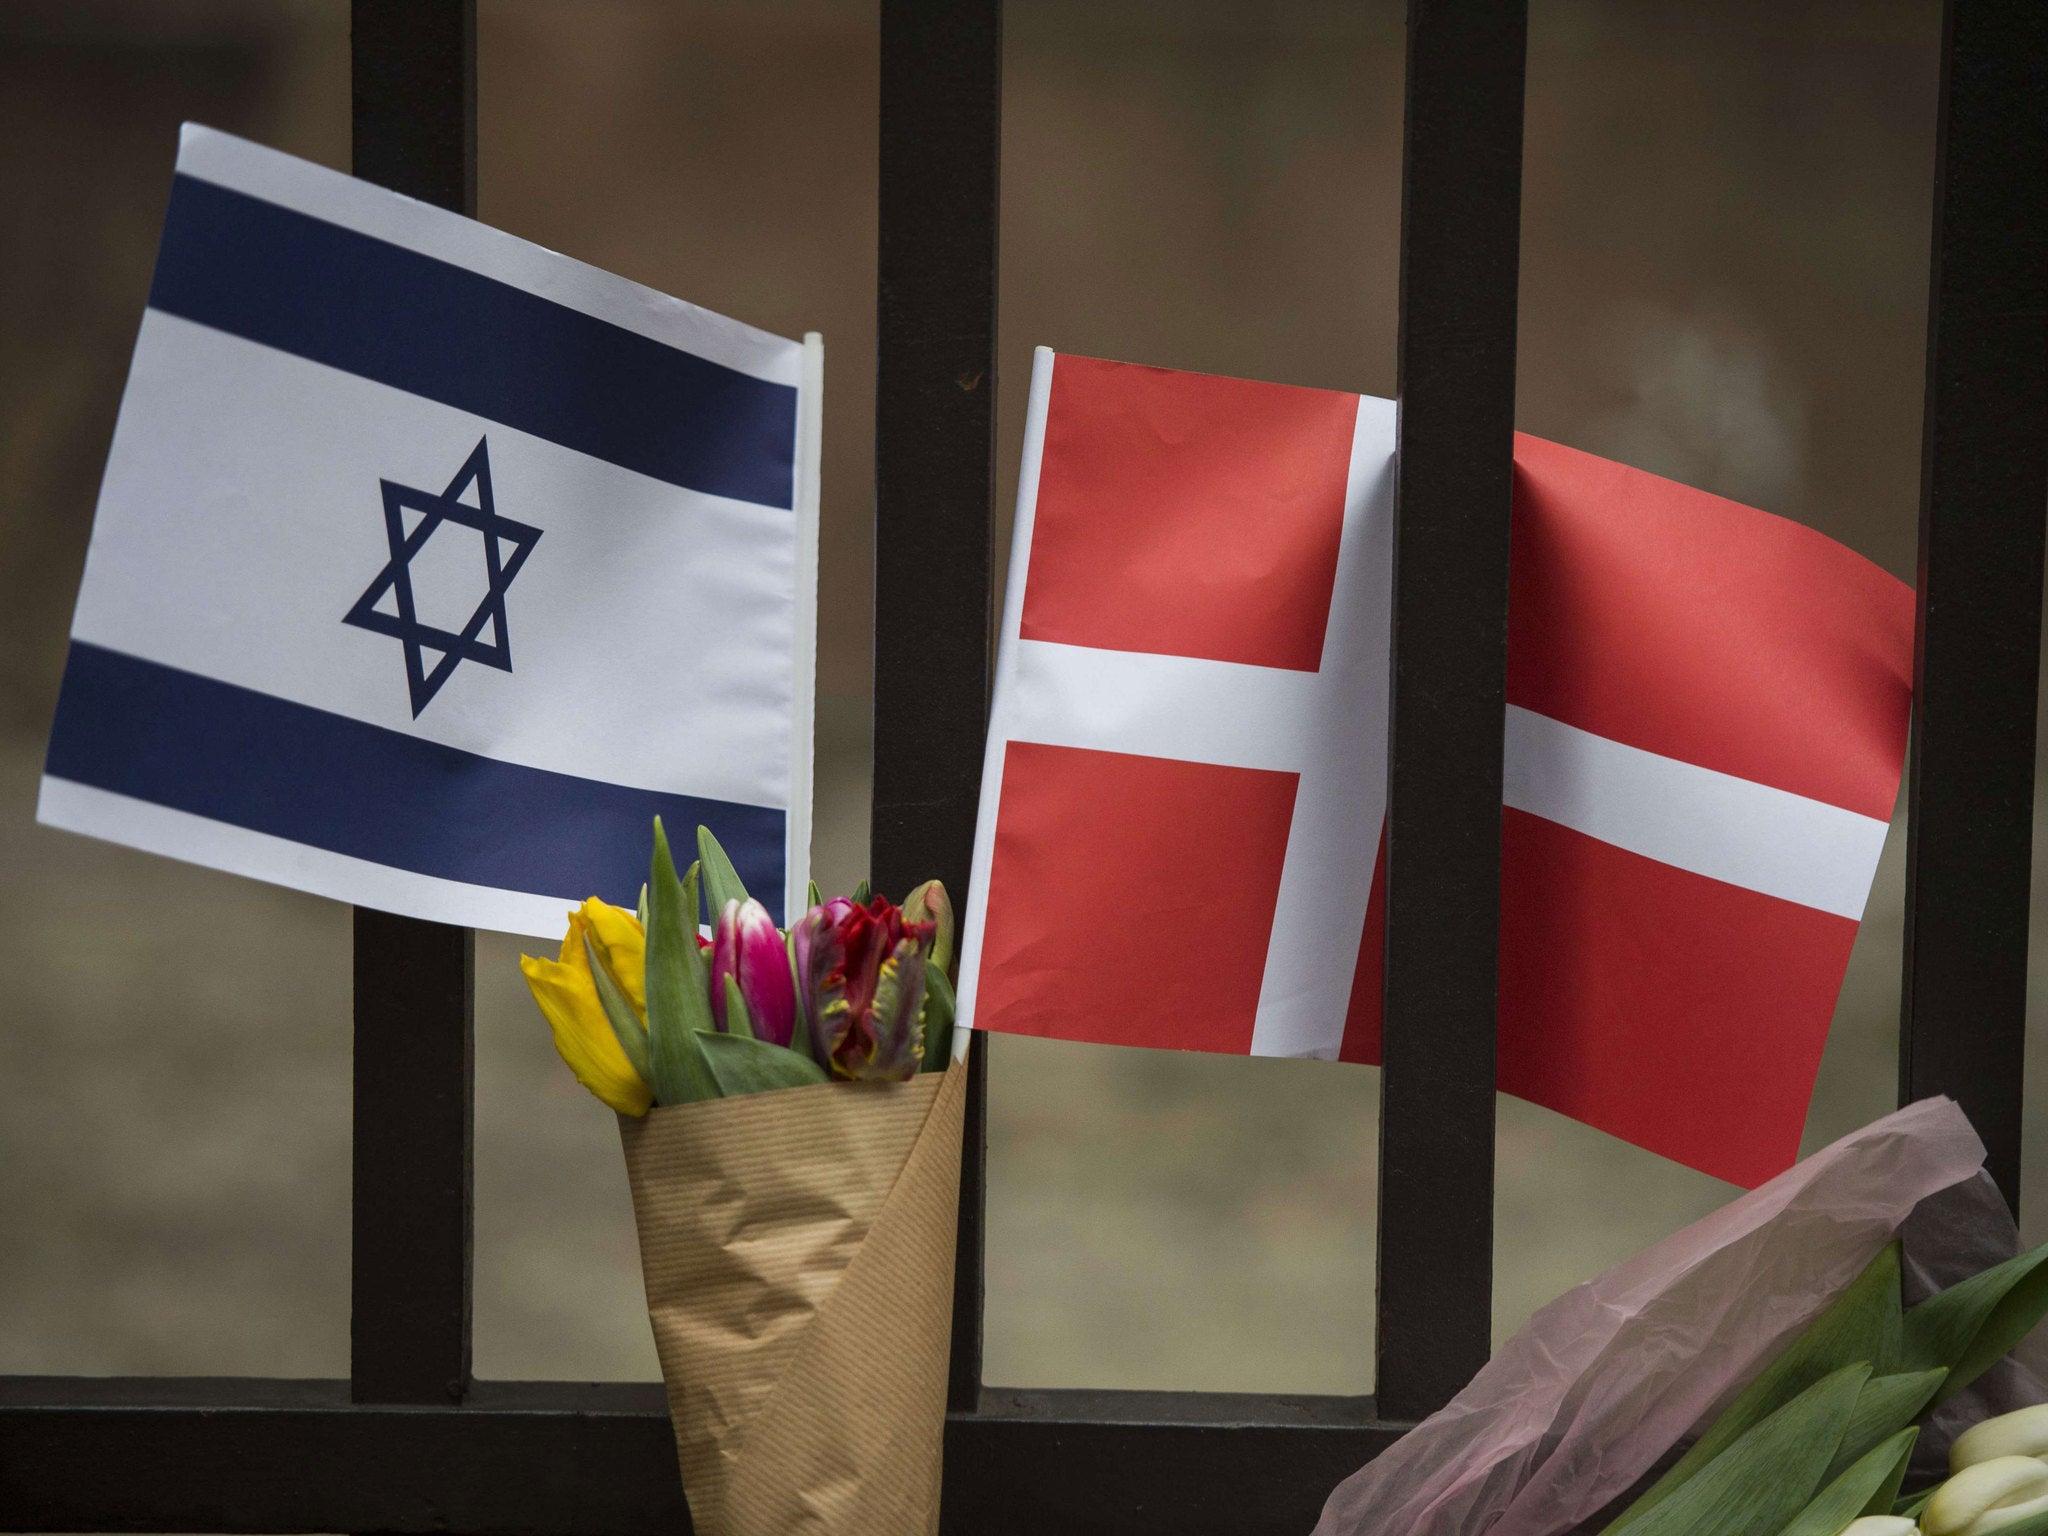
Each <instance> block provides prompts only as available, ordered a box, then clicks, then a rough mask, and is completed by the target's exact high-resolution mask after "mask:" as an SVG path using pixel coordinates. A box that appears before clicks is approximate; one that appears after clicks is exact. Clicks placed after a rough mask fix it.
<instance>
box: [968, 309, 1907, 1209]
mask: <svg viewBox="0 0 2048 1536" xmlns="http://www.w3.org/2000/svg"><path fill="white" fill-rule="evenodd" d="M1394 434H1395V426H1394V406H1393V404H1392V402H1390V401H1385V400H1377V399H1373V398H1371V397H1369V396H1360V395H1352V394H1342V393H1336V392H1331V391H1327V390H1315V389H1300V388H1295V387H1292V386H1287V385H1279V384H1263V383H1248V382H1244V381H1240V380H1234V379H1223V378H1215V377H1210V376H1206V375H1200V374H1190V373H1180V372H1174V371H1170V370H1166V369H1157V368H1141V367H1136V366H1132V365H1129V364H1122V363H1109V362H1100V361H1096V360H1094V359H1090V358H1081V357H1067V356H1059V357H1055V355H1054V354H1053V353H1051V352H1049V351H1047V350H1045V349H1042V348H1041V349H1040V350H1039V352H1038V354H1037V357H1036V361H1035V364H1034V368H1033V372H1032V381H1031V399H1030V407H1029V415H1028V421H1027V426H1026V436H1025V445H1024V461H1023V470H1022V474H1021V477H1020V482H1019V488H1018V498H1017V518H1016V531H1015V539H1014V546H1013V553H1012V557H1011V566H1010V578H1009V587H1008V592H1007V596H1006V600H1005V605H1004V613H1003V628H1002V636H1001V646H1000V651H999V656H998V662H997V671H996V688H995V698H994V709H993V714H992V719H991V724H990V731H989V743H988V757H987V763H986V767H985V770H984V774H983V779H982V804H981V817H980V822H979V826H978V831H977V838H976V847H975V858H974V871H973V885H972V889H971V890H970V892H969V900H968V913H967V924H966V947H965V950H964V953H963V956H962V965H961V987H960V1010H961V1018H962V1020H963V1021H964V1022H966V1023H968V1024H970V1025H971V1026H973V1027H977V1028H983V1029H995V1030H1006V1031H1011V1032H1015V1033H1020V1034H1032V1035H1047V1036H1057V1037H1060V1038H1063V1039H1070V1040H1092V1041H1101V1042H1108V1043H1114V1044H1123V1045H1141V1046H1169V1047H1177V1048H1181V1049H1193V1050H1207V1051H1222V1052H1234V1053H1239V1054H1246V1053H1248V1054H1251V1055H1262V1056H1311V1057H1323V1058H1337V1059H1341V1060H1345V1061H1359V1062H1372V1061H1377V1060H1378V1054H1379V1025H1380V967H1381V944H1382V936H1383V932H1384V927H1383V924H1384V914H1383V910H1382V903H1383V900H1384V886H1383V877H1382V869H1381V859H1380V851H1381V847H1382V842H1383V835H1384V834H1383V829H1384V822H1385V814H1386V755H1387V747H1386V733H1387V691H1388V641H1389V634H1390V621H1391V592H1392V555H1393V541H1392V510H1393V508H1392V497H1393V473H1392V471H1393V455H1394ZM1514 481H1515V494H1514V524H1513V532H1512V537H1513V544H1512V550H1513V553H1512V574H1511V581H1510V602H1509V626H1508V628H1509V640H1508V678H1507V701H1508V707H1507V720H1506V747H1505V752H1506V756H1505V763H1504V767H1505V781H1506V793H1505V801H1506V803H1505V806H1504V809H1503V823H1502V857H1501V951H1500V953H1501V978H1500V1036H1499V1039H1500V1045H1499V1084H1500V1087H1501V1089H1502V1090H1503V1091H1504V1092H1508V1093H1513V1094H1516V1095H1519V1096H1520V1097H1522V1098H1525V1099H1528V1100H1531V1101H1533V1102H1535V1103H1537V1104H1542V1105H1545V1106H1547V1107H1549V1108H1551V1109H1554V1110H1557V1111H1559V1112H1561V1113H1563V1114H1566V1115H1569V1116H1571V1117H1573V1118H1575V1119H1578V1120H1581V1121H1584V1122H1585V1123H1587V1124H1589V1125H1593V1126H1596V1127H1598V1128H1600V1129H1601V1130H1604V1131H1608V1132H1610V1133H1612V1134H1614V1135H1616V1136H1619V1137H1622V1138H1625V1139H1626V1140H1628V1141H1631V1142H1634V1143H1636V1144H1637V1145H1639V1146H1643V1147H1647V1148H1650V1149H1651V1150H1653V1151H1655V1152H1658V1153H1661V1154H1663V1155H1664V1156H1666V1157H1670V1158H1674V1159H1676V1160H1678V1161H1680V1162H1683V1163H1687V1164H1689V1165H1691V1166H1693V1167H1695V1168H1699V1169H1702V1170H1704V1171H1705V1172H1707V1173H1710V1174H1714V1175H1716V1176H1718V1177H1720V1178H1723V1179H1728V1180H1731V1181H1733V1182H1735V1183H1738V1184H1748V1185H1753V1184H1756V1183H1760V1182H1762V1181H1763V1180H1764V1179H1766V1178H1769V1177H1770V1176H1772V1175H1773V1174H1775V1173H1777V1172H1779V1171H1781V1170H1782V1169H1784V1168H1785V1167H1787V1166H1788V1165H1790V1164H1791V1162H1792V1161H1793V1160H1794V1159H1795V1158H1796V1157H1797V1155H1798V1148H1799V1139H1800V1135H1801V1132H1802V1129H1803V1127H1804V1124H1805V1119H1806V1109H1807V1102H1808V1099H1809V1098H1810V1096H1811V1094H1812V1089H1813V1080H1814V1076H1815V1073H1816V1071H1817V1070H1818V1068H1819V1064H1820V1055H1821V1048H1822V1045H1823V1044H1824V1042H1825V1040H1826V1036H1827V1030H1828V1024H1829V1021H1830V1019H1831V1017H1832V1015H1833V1012H1834V1005H1835V998H1836V994H1837V992H1838V991H1839V989H1840V986H1841V980H1842V972H1843V968H1844V966H1845V965H1846V964H1847V962H1848V957H1849V950H1850V947H1851V945H1852V944H1853V943H1854V941H1855V937H1856V929H1857V925H1858V922H1859V921H1860V919H1861V917H1862V913H1863V906H1864V902H1865V900H1866V898H1867V897H1868V895H1869V890H1870V882H1871V878H1872V875H1873V874H1874V873H1875V870H1876V866H1877V859H1878V855H1879V852H1880V851H1881V849H1882V847H1883V844H1884V838H1885V832H1886V828H1887V825H1888V823H1889V820H1890V817H1891V812H1892V808H1893V804H1894V802H1895V800H1896V798H1897V795H1898V787H1899V777H1900V772H1901V768H1902V765H1903V762H1904V757H1905V743H1906V725H1907V717H1908V710H1909V701H1910V695H1911V676H1912V645H1913V600H1912V593H1911V590H1910V589H1909V588H1908V587H1906V586H1905V585H1903V584H1902V583H1900V582H1899V581H1897V580H1896V579H1894V578H1893V577H1891V576H1890V575H1887V574H1886V573H1885V572H1884V571H1882V570H1880V569H1879V568H1878V567H1876V566H1875V565H1872V564H1871V563H1870V562H1869V561H1867V560H1864V559H1863V558H1862V557H1860V556H1858V555H1856V554H1854V553H1853V552H1851V551H1850V550H1848V549H1845V548H1843V547H1842V546H1841V545H1839V544H1836V543H1834V542H1833V541H1831V540H1829V539H1827V538H1825V537H1823V536H1822V535H1820V534H1818V533H1815V532H1813V531H1812V530H1811V529H1807V528H1804V527H1801V526H1799V525H1798V524H1796V523H1792V522H1788V521H1786V520H1784V519H1782V518H1778V517H1774V516H1771V515H1770V514H1768V513H1764V512H1759V511H1757V510H1755V509H1753V508H1750V507H1744V506H1739V505H1737V504H1736V503H1734V502H1730V501H1725V500H1722V499H1721V498H1719V497H1716V496H1710V495H1707V494H1706V493H1704V492H1701V491H1696V490H1691V489H1688V488H1686V487H1684V486H1681V485H1676V484H1673V483H1672V482H1670V481H1668V480H1662V479H1659V478H1657V477H1656V476H1654V475H1650V474H1646V473H1644V472H1642V471H1640V470H1636V469H1631V468H1627V467H1625V466H1623V465H1619V464H1614V463H1610V462H1607V461H1605V460H1602V459H1598V458H1594V457H1593V456H1591V455H1589V454H1585V453H1580V452H1577V451H1575V450H1573V449H1570V448H1563V447H1559V446H1558V445H1556V444H1554V443H1547V442H1543V441H1541V440H1539V439H1536V438H1532V437H1527V436H1521V435H1517V437H1516V440H1515V476H1514Z"/></svg>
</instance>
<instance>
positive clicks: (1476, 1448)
mask: <svg viewBox="0 0 2048 1536" xmlns="http://www.w3.org/2000/svg"><path fill="white" fill-rule="evenodd" d="M1983 1161H1984V1144H1983V1143H1982V1142H1981V1141H1979V1140H1978V1139H1977V1133H1976V1132H1975V1131H1973V1130H1972V1129H1971V1128H1970V1123H1969V1121H1968V1120H1967V1119H1965V1118H1964V1116H1963V1112H1962V1111H1961V1110H1960V1109H1959V1108H1957V1107H1956V1104H1955V1102H1954V1101H1953V1100H1951V1099H1924V1100H1922V1101H1921V1102H1919V1103H1917V1104H1911V1105H1908V1106H1907V1107H1906V1108H1904V1109H1902V1110H1899V1111H1898V1112H1897V1113H1896V1114H1892V1115H1887V1116H1886V1117H1885V1118H1884V1119H1882V1120H1879V1121H1877V1122H1876V1123H1875V1124H1874V1125H1869V1126H1866V1127H1864V1129H1862V1130H1860V1131H1857V1132H1855V1133H1854V1134H1853V1135H1849V1136H1845V1137H1843V1138H1842V1139H1841V1140H1840V1141H1838V1142H1835V1143H1834V1144H1833V1145H1832V1146H1829V1147H1826V1148H1824V1149H1823V1150H1821V1151H1819V1152H1816V1153H1815V1154H1814V1155H1813V1156H1811V1157H1809V1158H1807V1159H1806V1160H1805V1161H1803V1162H1801V1163H1799V1164H1797V1165H1795V1166H1794V1167H1792V1168H1789V1169H1787V1170H1786V1171H1785V1172H1784V1173H1781V1174H1779V1175H1778V1177H1776V1178H1775V1179H1772V1180H1771V1181H1770V1182H1769V1183H1767V1184H1763V1185H1760V1186H1759V1187H1758V1188H1756V1189H1753V1190H1751V1191H1750V1192H1749V1193H1748V1194H1746V1195H1742V1196H1740V1197H1738V1198H1737V1199H1735V1200H1733V1201H1731V1202H1729V1203H1728V1204H1727V1205H1724V1206H1723V1207H1721V1209H1720V1210H1718V1211H1715V1212H1714V1213H1713V1214H1711V1215H1709V1216H1707V1217H1705V1218H1704V1219H1702V1220H1700V1221H1696V1222H1694V1223H1693V1224H1692V1225H1691V1226H1689V1227H1686V1228H1684V1229H1682V1230H1681V1231H1678V1232H1675V1233H1673V1234H1672V1235H1671V1236H1670V1237H1667V1238H1665V1239H1664V1240H1663V1241H1662V1242H1660V1243H1657V1244H1655V1245H1654V1246H1653V1247H1650V1248H1647V1249H1645V1250H1644V1251H1643V1252H1641V1253H1639V1254H1637V1255H1636V1256H1635V1257H1634V1258H1632V1259H1629V1260H1627V1261H1625V1262H1624V1263H1621V1264H1618V1265H1616V1266H1615V1267H1614V1268H1613V1269H1610V1270H1608V1271H1607V1273H1605V1274H1603V1275H1600V1276H1598V1277H1597V1278H1595V1279H1592V1280H1588V1281H1587V1282H1586V1283H1585V1284H1583V1285H1579V1286H1575V1287H1574V1288H1573V1289H1571V1290H1569V1291H1567V1292H1565V1294H1564V1295H1562V1296H1560V1297H1559V1298H1558V1299H1557V1300H1556V1301H1553V1302H1551V1303H1550V1304H1549V1305H1548V1306H1546V1307H1544V1308H1543V1309H1542V1310H1541V1311H1539V1312H1537V1313H1536V1315H1535V1316H1533V1317H1531V1318H1530V1319H1529V1321H1528V1322H1527V1323H1526V1324H1525V1325H1524V1326H1523V1327H1522V1329H1521V1331H1520V1332H1518V1333H1517V1334H1516V1335H1515V1336H1514V1337H1513V1338H1512V1339H1510V1340H1508V1342H1507V1343H1506V1344H1504V1345H1502V1346H1501V1348H1500V1349H1499V1350H1498V1351H1496V1352H1495V1354H1494V1357H1493V1359H1492V1360H1490V1361H1489V1362H1487V1364H1486V1366H1485V1367H1484V1368H1483V1369H1482V1370H1481V1371H1480V1372H1479V1374H1478V1375H1477V1376H1475V1377H1473V1378H1472V1381H1471V1384H1470V1385H1468V1386H1467V1387H1466V1388H1465V1390H1464V1391H1462V1392H1460V1393H1459V1394H1458V1395H1457V1396H1456V1397H1455V1398H1453V1399H1452V1400H1451V1402H1450V1404H1449V1405H1448V1406H1446V1407H1445V1408H1443V1409H1442V1410H1441V1411H1439V1412H1437V1413H1435V1414H1433V1415H1431V1416H1430V1417H1429V1418H1428V1419H1425V1420H1424V1421H1423V1422H1422V1423H1421V1424H1419V1425H1417V1426H1416V1427H1415V1428H1414V1429H1413V1430H1411V1431H1410V1432H1409V1433H1408V1434H1406V1435H1404V1436H1403V1437H1402V1438H1401V1439H1400V1440H1398V1441H1396V1442H1395V1443H1394V1444H1393V1445H1392V1446H1390V1447H1388V1448H1387V1450H1385V1451H1384V1452H1382V1453H1381V1454H1380V1455H1379V1456H1378V1457H1377V1458H1375V1459H1374V1460H1373V1461H1370V1462H1368V1463H1367V1464H1366V1465H1365V1466H1364V1467H1363V1468H1361V1469H1360V1470H1359V1471H1357V1472H1355V1473H1353V1474H1352V1475H1351V1476H1350V1477H1348V1478H1346V1479H1345V1480H1344V1481H1343V1482H1342V1483H1339V1484H1338V1485H1337V1488H1336V1490H1335V1491H1334V1492H1333V1493H1331V1495H1330V1498H1329V1501H1328V1503H1326V1504H1325V1505H1324V1506H1323V1516H1322V1519H1321V1520H1320V1521H1319V1522H1317V1525H1316V1536H1481V1533H1482V1532H1485V1533H1490V1536H1558V1533H1559V1532H1564V1531H1569V1530H1571V1529H1572V1528H1573V1527H1575V1526H1577V1525H1579V1524H1580V1523H1581V1522H1582V1521H1584V1520H1586V1519H1588V1518H1589V1517H1591V1516H1593V1515H1595V1514H1597V1513H1599V1512H1600V1511H1601V1510H1602V1509H1603V1508H1604V1507H1605V1506H1606V1505H1608V1504H1609V1503H1611V1502H1612V1501H1613V1500H1614V1499H1616V1498H1617V1497H1619V1496H1620V1495H1621V1494H1623V1493H1625V1492H1627V1491H1628V1489H1630V1488H1631V1487H1632V1486H1634V1484H1635V1483H1636V1482H1637V1481H1638V1480H1639V1479H1641V1478H1642V1476H1643V1475H1644V1474H1645V1473H1646V1472H1648V1471H1649V1470H1650V1468H1651V1466H1652V1465H1653V1464H1654V1463H1655V1462H1656V1461H1657V1459H1658V1458H1659V1457H1660V1456H1662V1455H1663V1454H1664V1452H1665V1451H1667V1450H1669V1449H1670V1448H1671V1447H1672V1446H1673V1445H1674V1444H1675V1443H1676V1442H1677V1441H1678V1440H1679V1439H1680V1438H1681V1437H1682V1436H1684V1435H1685V1434H1686V1433H1687V1432H1688V1431H1690V1430H1691V1429H1692V1428H1693V1426H1694V1425H1695V1424H1696V1423H1698V1422H1699V1420H1700V1419H1701V1418H1702V1417H1704V1416H1705V1415H1706V1414H1707V1413H1708V1412H1709V1411H1710V1410H1711V1409H1713V1408H1714V1407H1715V1405H1716V1404H1717V1403H1719V1402H1721V1401H1723V1400H1725V1399H1726V1398H1728V1397H1729V1396H1731V1395H1732V1394H1733V1392H1734V1391H1736V1390H1737V1389H1739V1388H1740V1386H1741V1385H1742V1384H1743V1383H1744V1382H1746V1381H1747V1380H1748V1379H1749V1378H1750V1377H1751V1376H1752V1375H1754V1374H1755V1373H1756V1372H1757V1371H1758V1370H1759V1369H1761V1368H1762V1366H1763V1365H1764V1364H1765V1363H1766V1362H1767V1361H1768V1360H1770V1359H1771V1357H1772V1356H1773V1355H1774V1354H1775V1353H1776V1352H1777V1351H1778V1350H1779V1349H1781V1348H1782V1347H1783V1346H1784V1345H1785V1344H1787V1343H1789V1342H1790V1341H1791V1339H1792V1337H1793V1335H1794V1334H1795V1333H1797V1331H1798V1330H1799V1329H1800V1328H1802V1327H1803V1326H1804V1325H1805V1324H1806V1323H1807V1322H1808V1321H1810V1320H1811V1319H1812V1318H1813V1316H1814V1315H1815V1314H1816V1313H1818V1312H1819V1311H1820V1310H1821V1308H1822V1307H1824V1306H1825V1305H1826V1304H1827V1303H1828V1302H1829V1301H1830V1300H1832V1299H1833V1297H1834V1296H1835V1294H1836V1293H1837V1292H1839V1291H1840V1290H1841V1289H1842V1288H1843V1287H1844V1286H1846V1285H1847V1284H1848V1283H1849V1282H1850V1281H1851V1280H1853V1279H1854V1278H1855V1277H1856V1276H1857V1274H1859V1273H1860V1272H1861V1271H1862V1269H1863V1267H1864V1266H1865V1265H1866V1264H1867V1263H1869V1262H1870V1260H1871V1258H1872V1257H1873V1256H1874V1255H1875V1254H1876V1253H1877V1251H1878V1250H1879V1249H1880V1248H1882V1247H1883V1246H1884V1245H1885V1244H1886V1243H1888V1242H1889V1241H1891V1239H1892V1237H1893V1236H1894V1235H1895V1234H1896V1233H1897V1232H1898V1230H1899V1228H1900V1226H1901V1224H1902V1223H1903V1222H1904V1221H1905V1220H1906V1218H1907V1216H1908V1215H1909V1214H1911V1213H1912V1211H1913V1209H1914V1207H1915V1206H1916V1205H1918V1204H1919V1203H1920V1201H1921V1200H1923V1199H1925V1198H1926V1197H1928V1196H1929V1195H1932V1194H1934V1193H1936V1192H1937V1191H1939V1190H1944V1189H1948V1188H1950V1187H1951V1186H1953V1185H1956V1184H1959V1183H1961V1182H1962V1181H1963V1180H1965V1179H1968V1178H1969V1177H1970V1176H1971V1174H1972V1173H1974V1172H1975V1171H1976V1170H1977V1169H1978V1168H1979V1167H1980V1166H1981V1165H1982V1164H1983ZM2002 1256H2009V1253H2008V1254H2007V1255H2002Z"/></svg>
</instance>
